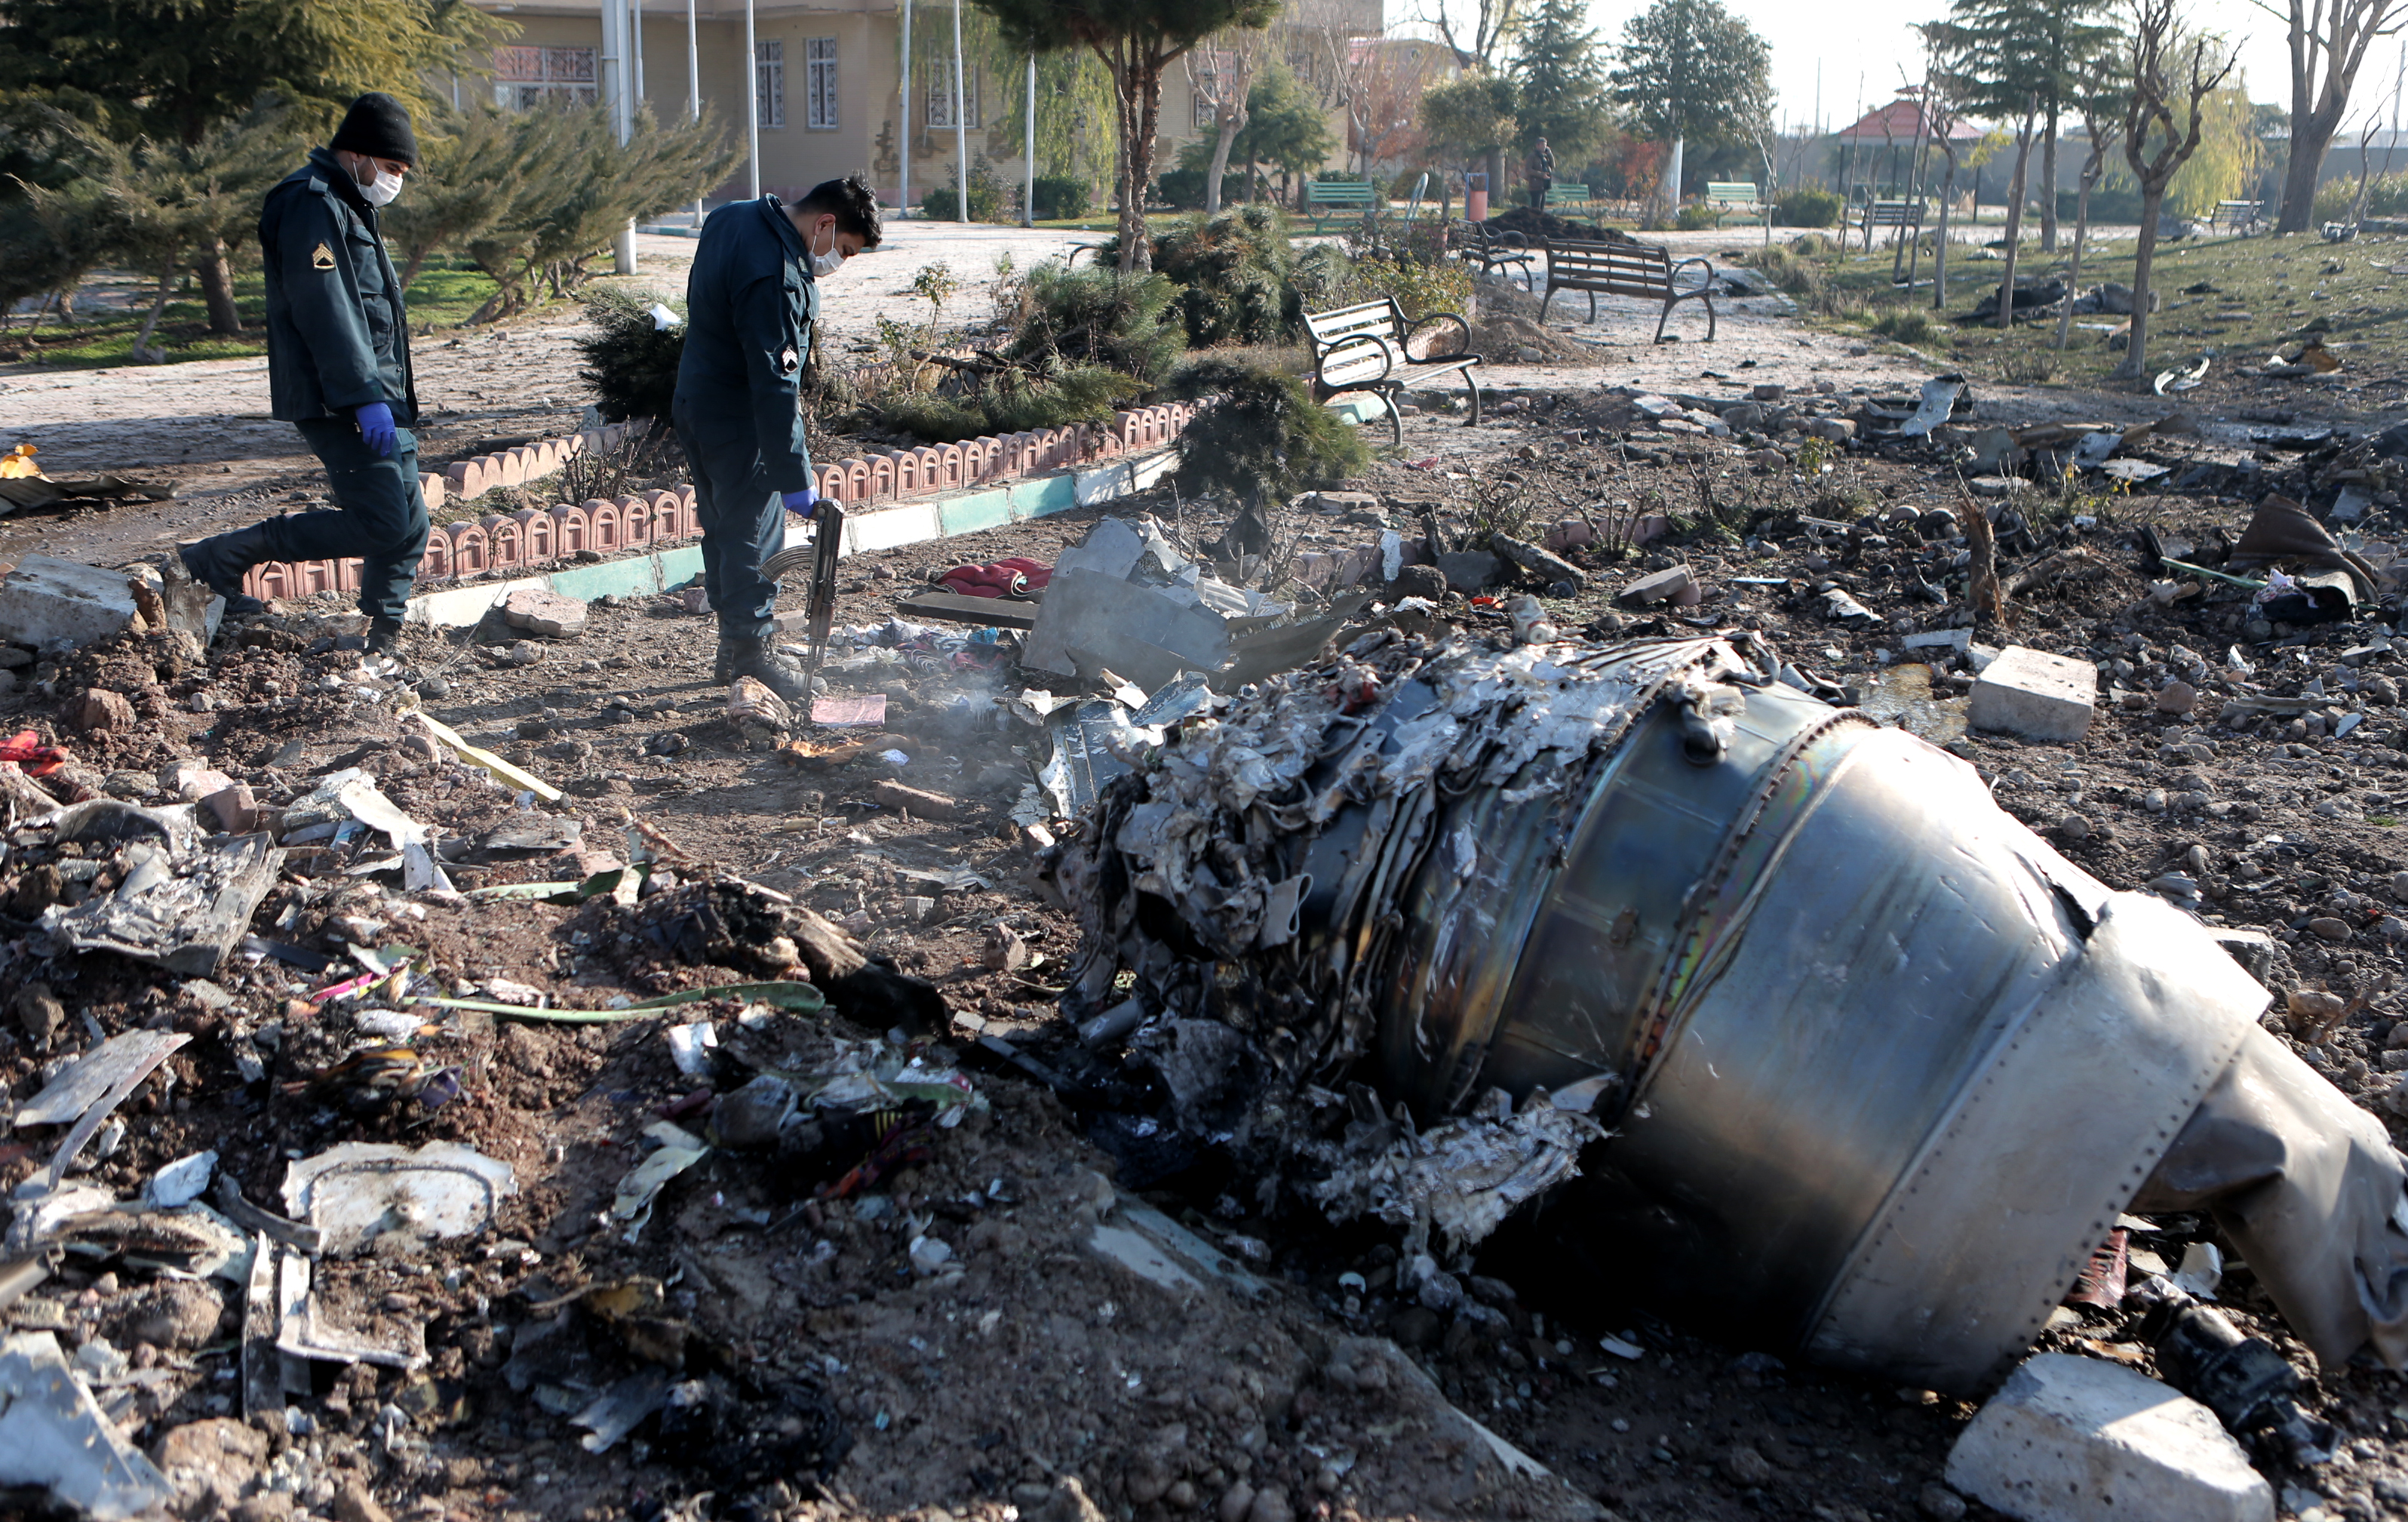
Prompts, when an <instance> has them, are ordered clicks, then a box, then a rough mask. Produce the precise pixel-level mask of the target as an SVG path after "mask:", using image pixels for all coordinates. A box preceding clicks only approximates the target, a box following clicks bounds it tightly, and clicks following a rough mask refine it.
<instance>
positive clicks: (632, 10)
mask: <svg viewBox="0 0 2408 1522" xmlns="http://www.w3.org/2000/svg"><path fill="white" fill-rule="evenodd" d="M627 57H628V59H629V60H630V61H631V66H630V68H629V69H628V71H627V77H628V78H629V79H632V80H633V81H634V85H633V88H631V89H630V90H629V91H628V93H627V112H628V115H630V116H631V117H632V116H633V115H634V114H635V112H636V110H637V108H638V107H640V106H642V105H643V104H644V0H627Z"/></svg>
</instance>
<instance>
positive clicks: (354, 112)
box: [327, 90, 418, 169]
mask: <svg viewBox="0 0 2408 1522" xmlns="http://www.w3.org/2000/svg"><path fill="white" fill-rule="evenodd" d="M327 146H329V147H332V148H340V149H345V150H348V151H351V152H353V153H365V154H366V155H367V156H368V157H369V158H372V159H392V160H394V161H395V162H396V163H400V164H407V165H409V166H410V167H411V168H413V169H415V168H417V167H418V138H417V137H416V136H414V135H413V134H412V133H411V132H410V130H409V108H406V107H404V106H403V105H402V104H401V102H399V101H397V100H395V99H394V98H393V97H392V96H391V95H388V94H386V93H384V92H383V91H381V90H371V91H369V92H368V93H366V94H365V95H362V96H361V97H360V98H359V99H357V100H355V101H353V102H351V113H350V114H349V115H347V116H345V117H344V118H343V125H342V129H341V130H340V131H338V132H337V133H336V134H335V140H334V141H333V142H332V143H331V144H329V145H327Z"/></svg>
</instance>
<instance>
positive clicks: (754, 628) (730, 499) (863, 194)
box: [669, 175, 881, 702]
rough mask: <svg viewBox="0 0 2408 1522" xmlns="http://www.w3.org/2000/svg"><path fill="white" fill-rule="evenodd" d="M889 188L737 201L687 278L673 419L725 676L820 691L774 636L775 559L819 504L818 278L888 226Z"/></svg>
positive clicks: (795, 694) (859, 183)
mask: <svg viewBox="0 0 2408 1522" xmlns="http://www.w3.org/2000/svg"><path fill="white" fill-rule="evenodd" d="M880 236H881V234H880V227H879V212H878V198H877V197H876V196H875V195H873V194H871V193H870V189H869V186H868V184H867V181H865V180H864V179H862V178H861V176H859V175H847V176H846V177H845V178H844V179H831V180H828V181H826V182H824V184H821V185H820V186H818V187H817V188H815V189H814V190H812V192H811V193H810V194H809V195H806V196H804V197H803V198H802V199H801V200H800V201H798V202H796V204H795V205H793V206H791V207H790V206H787V205H786V204H785V203H783V202H782V201H781V200H779V199H778V197H776V196H775V195H764V196H762V197H761V198H760V199H759V200H757V201H736V202H731V203H730V204H728V205H726V206H724V207H721V208H719V209H718V210H716V211H714V212H712V213H711V214H710V218H709V219H708V220H706V221H705V222H704V223H703V224H702V237H701V239H700V241H699V242H698V244H697V245H696V247H695V255H694V268H693V270H692V272H691V273H690V274H689V275H688V276H687V279H686V334H685V350H684V353H683V355H682V357H681V359H680V360H679V362H678V380H677V394H676V396H675V398H674V400H673V401H672V402H671V404H670V409H669V411H670V420H671V421H672V422H673V423H675V424H677V434H678V442H679V443H680V444H681V446H683V448H684V450H685V457H686V462H687V464H688V465H689V466H690V467H692V468H693V472H694V495H695V516H696V518H697V519H698V520H699V521H700V523H701V524H702V583H703V587H704V589H705V590H706V592H707V593H708V594H709V596H710V606H711V610H712V611H713V612H715V613H717V614H718V615H719V658H718V661H717V663H716V665H715V666H714V667H713V668H712V673H711V674H712V676H713V677H714V678H715V679H716V680H717V681H719V682H721V683H723V684H724V683H727V682H734V681H735V680H736V679H737V678H738V677H740V676H749V677H754V678H757V679H759V680H760V681H761V682H765V683H767V685H768V687H769V688H770V690H772V691H774V692H775V693H777V694H778V696H781V697H783V698H785V699H787V700H788V701H789V702H794V701H802V700H807V699H808V697H809V696H810V682H809V680H808V679H807V678H806V677H805V675H804V673H803V671H802V669H801V668H799V667H797V666H795V665H794V664H792V663H791V662H788V661H786V660H784V659H782V658H781V657H780V656H779V654H778V653H777V651H776V650H775V648H774V647H773V646H772V645H771V643H770V635H771V633H772V631H773V630H774V628H775V625H774V623H773V622H772V620H773V618H774V615H775V613H776V610H777V601H778V584H777V583H776V582H773V581H771V580H770V579H769V578H768V577H767V576H765V575H763V574H762V571H761V566H762V562H764V561H766V560H767V559H768V557H769V556H770V555H772V554H775V553H777V552H778V551H780V550H781V549H783V548H784V547H785V542H786V515H787V514H788V513H789V512H796V513H804V514H809V513H810V512H811V511H812V509H813V506H814V504H815V503H816V501H817V496H816V495H815V494H814V493H813V491H812V488H811V457H810V446H809V443H808V441H807V439H806V437H805V434H804V428H803V418H802V413H801V410H800V408H799V404H798V398H799V395H800V391H801V385H802V377H803V363H804V360H805V359H806V358H807V357H808V356H809V355H810V346H811V323H812V321H813V320H814V319H815V318H816V317H817V316H818V315H819V306H820V296H819V281H820V280H821V279H822V278H823V277H825V276H828V275H832V274H834V273H835V272H836V269H837V266H839V265H841V264H842V263H844V261H845V260H846V259H847V258H848V257H849V256H851V255H853V254H856V253H859V252H860V251H862V250H864V249H874V248H876V247H877V246H878V240H879V237H880Z"/></svg>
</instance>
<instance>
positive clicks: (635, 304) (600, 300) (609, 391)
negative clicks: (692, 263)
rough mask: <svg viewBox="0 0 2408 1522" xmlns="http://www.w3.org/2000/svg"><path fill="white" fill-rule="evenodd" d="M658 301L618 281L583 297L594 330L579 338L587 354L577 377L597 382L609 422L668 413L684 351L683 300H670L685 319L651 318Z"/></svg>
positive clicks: (580, 347) (599, 400) (662, 416)
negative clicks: (660, 321) (617, 284)
mask: <svg viewBox="0 0 2408 1522" xmlns="http://www.w3.org/2000/svg"><path fill="white" fill-rule="evenodd" d="M659 304H660V303H659V302H658V301H657V300H656V299H655V298H654V297H652V296H651V295H649V294H644V293H639V292H634V291H625V290H621V289H619V288H617V287H615V286H603V287H598V288H596V289H595V290H594V291H593V292H592V293H590V294H588V295H587V296H586V298H585V316H586V319H587V320H588V321H589V322H591V323H593V324H594V333H593V335H592V336H591V337H581V338H579V339H578V340H577V352H579V353H581V354H582V355H584V356H585V368H583V369H581V370H580V371H578V372H577V378H578V379H579V380H582V381H584V382H585V383H586V384H587V385H589V386H592V387H593V388H594V405H595V409H598V410H599V411H600V412H601V414H602V417H603V420H604V421H605V422H609V423H624V422H625V421H626V420H627V419H629V418H657V419H663V420H666V419H667V417H668V415H669V398H670V397H671V396H672V395H675V394H676V391H677V372H678V360H679V359H680V358H681V356H682V355H683V354H684V353H685V323H684V322H683V321H682V319H683V317H684V316H685V303H684V302H683V301H679V302H676V303H674V304H673V305H672V307H671V309H672V310H673V311H675V312H676V313H677V314H678V316H679V317H680V319H681V321H679V322H677V323H671V324H670V325H669V326H667V327H666V328H664V327H659V326H657V325H655V323H654V322H653V319H652V308H653V307H654V306H656V305H659Z"/></svg>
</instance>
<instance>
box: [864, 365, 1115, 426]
mask: <svg viewBox="0 0 2408 1522" xmlns="http://www.w3.org/2000/svg"><path fill="white" fill-rule="evenodd" d="M1144 390H1145V387H1144V386H1143V385H1141V384H1140V383H1139V382H1138V381H1137V380H1133V379H1131V378H1130V377H1128V376H1125V375H1123V374H1122V373H1121V372H1120V371H1118V370H1114V369H1111V368H1109V367H1107V366H1102V365H1077V364H1072V363H1070V362H1068V361H1066V360H1064V359H1063V358H1062V357H1061V356H1060V355H1058V354H1049V355H1044V356H1041V357H1039V359H1036V360H1034V361H1031V362H1029V363H1027V364H1025V365H1008V366H1005V367H1003V368H1000V369H995V370H989V371H986V372H984V373H975V372H973V373H965V374H964V375H963V376H962V377H961V378H960V379H959V380H953V381H949V382H947V383H946V384H944V385H941V386H939V387H938V388H937V389H936V390H935V391H933V392H916V393H907V394H905V395H899V396H894V397H890V398H888V399H887V400H886V401H884V402H882V403H881V404H880V405H879V407H878V409H877V410H878V413H879V416H880V418H881V419H882V421H884V422H886V423H888V424H892V425H894V426H896V427H899V428H902V429H905V430H907V431H908V432H910V433H913V434H916V435H918V436H919V437H920V438H925V439H926V440H928V441H929V442H930V443H939V444H941V443H950V442H952V441H953V440H954V439H957V438H978V437H980V436H981V435H984V434H995V435H1001V434H1012V433H1023V432H1027V431H1030V430H1034V429H1038V428H1064V427H1068V426H1070V425H1071V424H1079V423H1108V422H1110V421H1111V416H1112V412H1113V410H1114V409H1116V408H1118V407H1119V406H1120V405H1121V404H1122V403H1124V402H1127V401H1132V400H1134V399H1136V397H1138V396H1139V395H1141V394H1142V393H1143V392H1144Z"/></svg>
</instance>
